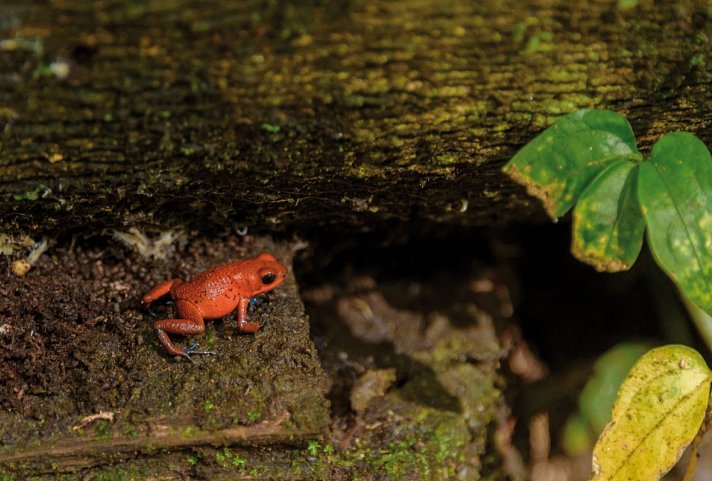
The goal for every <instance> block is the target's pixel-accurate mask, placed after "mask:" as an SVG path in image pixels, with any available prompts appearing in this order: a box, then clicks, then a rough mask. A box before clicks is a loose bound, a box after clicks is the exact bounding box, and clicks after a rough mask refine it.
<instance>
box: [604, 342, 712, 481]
mask: <svg viewBox="0 0 712 481" xmlns="http://www.w3.org/2000/svg"><path fill="white" fill-rule="evenodd" d="M711 375H712V372H710V370H709V368H708V367H707V365H706V364H705V361H704V360H703V359H702V356H700V355H699V354H698V353H697V351H695V350H694V349H691V348H689V347H686V346H678V345H671V346H664V347H659V348H657V349H653V350H651V351H650V352H648V353H647V354H645V355H644V356H643V357H642V358H641V359H640V360H639V361H638V362H637V363H636V365H635V366H634V367H633V369H632V370H631V372H630V373H629V374H628V377H627V378H626V380H625V381H624V382H623V385H622V386H621V389H620V391H619V392H618V397H617V399H616V403H615V405H614V407H613V412H612V415H611V422H610V423H609V424H608V425H607V426H606V428H605V429H604V431H603V433H602V434H601V437H600V439H599V440H598V443H596V447H595V448H594V450H593V474H594V476H593V481H623V480H625V481H631V480H637V479H639V480H645V481H650V480H656V479H659V478H660V477H661V476H662V475H663V474H665V473H666V472H668V471H669V470H670V469H671V468H672V467H673V466H674V465H675V463H676V462H677V460H678V459H679V458H680V455H681V454H682V451H683V449H684V448H685V447H686V446H687V445H688V444H690V442H691V441H692V440H693V438H694V437H695V435H696V434H697V432H698V430H699V429H700V426H701V425H702V421H703V419H704V415H705V410H706V408H707V404H708V402H709V396H710V381H711V380H712V378H711V377H710V376H711Z"/></svg>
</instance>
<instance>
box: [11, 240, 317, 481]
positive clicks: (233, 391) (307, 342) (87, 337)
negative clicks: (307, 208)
mask: <svg viewBox="0 0 712 481" xmlns="http://www.w3.org/2000/svg"><path fill="white" fill-rule="evenodd" d="M262 251H269V252H272V253H274V255H275V256H276V257H278V258H279V259H280V261H282V262H283V263H285V265H287V266H288V267H289V268H290V271H291V270H292V268H291V257H292V251H291V248H290V246H289V245H286V244H275V243H273V242H271V241H268V240H265V239H255V238H251V237H249V236H248V237H244V238H241V239H238V238H235V237H231V238H227V239H220V240H219V241H212V240H211V241H208V242H194V243H192V244H191V245H190V246H189V247H188V248H185V249H180V248H175V247H174V246H166V250H165V251H164V254H165V255H166V257H167V258H166V260H162V261H161V260H149V259H147V258H142V257H139V256H138V255H135V254H133V255H132V254H130V253H128V254H127V253H126V252H124V251H123V250H122V249H121V248H118V249H111V248H108V249H98V248H94V249H92V248H86V247H75V248H73V249H71V248H67V247H61V248H59V247H57V248H55V249H53V252H52V254H48V255H45V256H43V257H42V258H41V259H40V261H39V262H38V263H37V265H36V266H35V267H33V268H32V269H31V270H30V271H29V272H28V273H27V274H26V275H25V276H23V277H18V276H15V275H13V274H12V273H11V272H10V269H9V268H8V264H9V261H8V260H4V261H3V263H4V264H5V268H3V269H2V272H3V274H2V275H0V312H3V313H4V314H3V321H2V323H0V328H1V329H0V345H1V346H2V349H1V350H0V386H2V391H1V392H2V394H0V479H3V480H4V479H7V480H11V481H14V480H20V479H29V478H30V477H31V475H35V474H37V475H39V474H47V475H48V479H59V477H58V478H54V477H53V476H58V473H68V472H77V471H80V470H82V469H87V468H89V469H90V471H89V472H90V473H95V472H96V471H95V470H93V469H91V468H95V467H96V466H106V465H110V464H113V463H119V462H123V461H131V460H138V461H136V462H138V463H144V464H145V463H148V459H149V458H150V459H154V460H155V463H154V464H151V463H149V464H151V465H150V466H145V467H144V468H142V469H145V470H146V472H151V473H154V474H155V473H157V472H163V471H164V470H166V469H168V470H170V468H166V466H165V465H163V464H161V462H160V460H163V459H165V458H164V457H161V456H159V455H161V454H163V453H174V454H173V456H174V457H175V458H176V459H178V460H180V461H182V462H183V464H186V463H187V465H188V466H190V465H191V463H190V462H188V461H186V458H187V456H188V454H186V453H191V452H203V451H202V450H208V451H210V452H211V453H213V451H211V449H212V450H214V449H218V450H222V449H223V447H227V448H228V449H235V450H238V451H239V452H240V453H241V454H240V456H241V458H242V459H245V460H249V461H250V467H251V468H255V469H258V468H259V469H263V468H264V469H266V467H265V466H264V464H263V463H262V462H256V461H255V460H254V459H253V453H254V452H255V451H259V450H261V449H262V448H263V447H265V446H273V447H274V446H277V447H283V448H281V449H279V450H276V451H275V453H274V456H277V457H279V458H280V459H281V458H285V457H286V458H289V457H290V456H292V452H293V451H294V450H295V449H298V448H303V447H304V446H306V444H307V442H309V441H313V440H317V439H320V438H322V437H323V436H324V435H325V434H326V433H327V431H328V425H329V415H328V402H327V401H326V399H325V395H324V392H325V381H326V380H325V376H324V373H323V371H322V369H321V366H320V364H319V359H318V358H317V355H316V351H315V349H314V345H313V344H312V341H311V339H310V337H309V322H308V319H307V317H306V314H305V312H304V306H303V304H302V303H301V301H300V299H299V296H298V293H297V285H296V282H295V280H294V275H293V272H290V275H289V277H288V278H287V279H286V280H285V282H283V283H282V284H281V285H280V286H279V288H278V289H275V290H273V291H271V292H270V293H268V294H265V295H261V296H259V297H258V298H257V299H258V300H259V304H258V305H256V306H254V307H253V308H251V309H250V313H249V317H250V318H251V319H252V320H256V321H259V322H261V323H262V328H261V329H260V330H259V331H258V332H256V333H255V334H251V335H242V334H239V333H237V332H236V330H235V328H234V325H235V324H234V323H235V319H234V316H228V317H227V318H225V319H223V320H216V321H214V322H208V323H207V328H206V332H205V334H204V335H201V336H195V337H194V338H193V339H190V340H185V339H180V337H181V336H175V337H176V341H178V342H179V343H180V344H183V343H184V342H188V343H192V342H197V343H199V344H200V346H201V347H203V348H204V349H208V350H212V351H216V352H217V355H215V356H206V357H201V358H199V359H196V362H195V363H194V364H192V363H190V362H187V361H185V362H182V361H181V360H175V359H173V358H172V357H171V356H169V355H167V354H166V352H165V349H164V348H163V346H162V345H161V344H160V342H159V341H158V339H157V337H156V334H155V332H154V330H153V328H152V321H153V320H154V319H155V318H156V317H158V316H173V315H175V310H174V309H173V307H172V305H170V304H166V303H163V304H162V303H161V302H157V303H156V305H155V306H154V305H152V306H151V309H141V308H140V306H141V302H140V298H141V296H142V294H143V293H144V292H146V290H147V289H148V288H150V287H151V286H152V285H154V284H155V283H157V282H160V280H164V279H166V278H171V277H176V276H180V277H185V278H189V277H191V276H192V275H193V274H194V273H195V272H197V271H200V270H202V268H204V267H205V266H210V265H216V264H219V263H221V262H224V261H226V260H228V259H231V258H241V257H246V256H251V255H255V254H256V253H258V252H262ZM98 414H101V416H97V415H98ZM109 414H110V416H109ZM94 418H96V419H94ZM89 421H91V422H89ZM206 452H207V451H206ZM224 456H225V455H224V454H223V458H224ZM260 459H261V458H260ZM223 461H224V459H223ZM289 462H290V461H289V460H287V461H285V463H286V464H287V465H289ZM235 463H236V460H228V462H227V464H229V465H231V466H232V467H233V468H243V467H245V466H242V465H241V466H236V464H235ZM264 463H269V464H270V467H272V464H273V463H272V461H271V458H270V459H266V460H265V461H264ZM193 464H195V463H193ZM218 464H221V463H218ZM278 464H279V463H278ZM300 464H301V461H299V462H298V463H297V465H300ZM220 467H221V466H218V468H220ZM243 471H245V472H244V473H243V474H245V475H247V474H248V471H249V469H247V468H246V469H244V470H243ZM83 477H84V474H81V475H79V476H78V479H83ZM148 477H149V476H148V475H146V477H140V478H137V479H147V478H148ZM33 479H34V478H33ZM67 479H75V478H67ZM87 479H89V478H87ZM91 479H94V478H91ZM96 479H99V478H96ZM101 479H124V478H121V477H116V478H111V477H107V478H101ZM208 479H212V478H210V477H208Z"/></svg>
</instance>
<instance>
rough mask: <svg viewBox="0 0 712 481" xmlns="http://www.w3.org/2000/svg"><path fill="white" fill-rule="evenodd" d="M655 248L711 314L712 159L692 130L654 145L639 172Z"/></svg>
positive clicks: (660, 261)
mask: <svg viewBox="0 0 712 481" xmlns="http://www.w3.org/2000/svg"><path fill="white" fill-rule="evenodd" d="M638 177H639V178H638V199H639V200H640V205H641V208H642V209H643V214H644V215H645V220H646V221H647V224H648V242H649V244H650V249H651V250H652V252H653V255H654V256H655V260H656V261H657V262H658V264H659V265H660V267H662V268H663V269H664V270H665V272H667V274H668V275H669V276H670V277H671V278H672V279H673V280H674V281H675V283H676V284H677V285H678V286H680V289H681V290H682V291H683V292H684V293H685V295H686V296H687V297H688V298H689V299H690V300H691V301H692V302H694V303H695V304H697V305H698V306H700V307H701V308H702V309H704V310H705V311H707V312H708V313H710V314H712V157H710V152H709V150H707V147H706V146H705V144H704V143H702V141H701V140H700V139H698V138H697V137H695V136H694V135H692V134H690V133H687V132H673V133H670V134H667V135H666V136H664V137H663V138H661V139H660V140H659V141H658V142H657V143H656V144H655V145H654V146H653V151H652V153H651V155H650V160H648V161H646V162H643V163H642V164H641V166H640V173H639V174H638Z"/></svg>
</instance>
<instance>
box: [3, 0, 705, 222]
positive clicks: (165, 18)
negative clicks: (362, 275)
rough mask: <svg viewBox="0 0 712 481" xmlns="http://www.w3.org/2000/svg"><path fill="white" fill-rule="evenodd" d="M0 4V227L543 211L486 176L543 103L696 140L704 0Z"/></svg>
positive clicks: (532, 124) (701, 131)
mask: <svg viewBox="0 0 712 481" xmlns="http://www.w3.org/2000/svg"><path fill="white" fill-rule="evenodd" d="M3 3H4V6H3V9H2V12H0V39H1V40H0V65H1V66H2V72H3V74H2V75H1V76H0V127H2V129H3V132H2V135H1V137H0V156H1V157H0V159H1V162H2V164H1V166H2V167H1V169H0V183H1V184H2V202H1V203H0V218H1V219H2V220H3V225H4V230H5V231H7V232H11V233H19V232H23V233H30V234H50V235H57V234H62V233H67V232H76V231H78V230H82V231H87V230H88V231H93V232H97V231H99V230H100V229H102V228H105V227H120V226H129V225H138V226H143V227H146V226H160V227H164V228H165V227H167V226H176V225H184V226H190V227H193V228H206V229H209V228H214V227H216V226H226V225H228V226H235V227H240V226H250V227H255V226H259V227H262V228H267V229H270V230H275V229H283V228H297V229H300V228H311V227H316V228H324V227H329V226H351V227H355V228H358V229H362V230H369V229H379V228H382V227H388V228H392V227H393V226H394V225H397V224H401V223H407V222H410V221H424V224H423V225H436V226H437V225H442V224H457V225H485V224H492V223H495V222H511V221H521V220H524V219H530V218H531V216H532V215H533V214H535V215H537V216H538V218H541V219H543V218H544V215H543V214H542V211H541V208H540V206H539V205H538V203H537V202H536V201H533V200H530V199H529V198H528V197H527V196H526V194H525V193H524V191H523V190H522V189H520V188H519V187H516V186H514V185H513V184H512V183H511V182H510V181H509V180H508V179H506V178H505V177H504V176H503V175H502V174H501V173H500V168H501V166H502V164H503V163H504V162H505V161H506V160H507V159H509V158H510V157H511V156H512V155H513V154H514V153H515V152H516V150H517V149H518V148H519V147H521V146H522V145H523V144H524V143H526V142H527V141H528V140H529V139H530V138H531V137H532V136H533V135H534V134H536V132H538V131H539V130H541V129H542V128H543V127H545V126H546V125H547V124H548V123H549V122H551V121H552V120H553V119H554V118H555V117H556V116H558V115H560V114H563V113H565V112H569V111H571V110H574V109H577V108H582V107H596V108H609V109H613V110H617V111H620V112H623V113H625V114H627V115H629V116H630V118H631V120H632V123H633V126H634V128H635V130H636V133H637V134H638V135H639V136H640V138H641V141H642V145H643V147H646V146H648V145H649V144H650V143H651V142H652V141H654V140H655V139H656V138H657V137H658V136H659V135H661V134H663V133H665V132H667V131H670V130H674V129H685V130H691V131H695V132H697V133H698V135H700V136H701V137H702V139H703V140H704V141H705V142H707V143H708V144H709V143H710V142H711V141H712V134H711V133H710V130H711V129H710V125H711V124H712V117H710V114H709V112H711V111H712V97H710V95H709V91H710V87H712V80H711V76H710V70H709V65H710V61H709V58H708V51H709V47H710V44H709V42H710V38H712V27H711V26H710V18H711V17H712V12H710V6H709V2H706V1H693V0H687V1H682V2H657V3H654V2H651V1H639V2H637V5H636V6H634V7H632V8H628V9H623V7H621V6H619V3H620V2H618V3H617V2H615V1H594V2H561V1H555V2H551V1H545V0H527V1H526V2H499V1H483V2H471V3H470V4H467V3H463V2H459V1H455V0H446V1H442V0H437V1H434V0H414V1H411V2H399V1H395V0H392V1H387V0H381V1H377V2H359V1H348V0H342V1H339V2H330V3H327V2H323V3H322V2H308V3H302V2H292V1H277V0H275V1H266V0H250V1H244V2H219V1H216V2H212V3H210V4H209V5H204V4H202V3H201V4H198V3H190V2H179V3H173V2H147V3H130V2H129V3H119V4H113V3H97V2H83V1H79V0H62V1H58V2H53V3H51V4H49V5H48V4H45V3H40V2H36V3H34V4H33V5H30V6H28V5H27V4H26V2H25V1H22V2H20V1H17V0H10V1H9V2H8V1H6V2H3ZM634 3H635V2H634ZM516 7H520V8H516Z"/></svg>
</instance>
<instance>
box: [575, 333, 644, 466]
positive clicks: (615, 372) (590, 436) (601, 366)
mask: <svg viewBox="0 0 712 481" xmlns="http://www.w3.org/2000/svg"><path fill="white" fill-rule="evenodd" d="M652 347H653V345H652V344H651V343H649V342H644V341H637V342H624V343H620V344H616V345H615V346H613V347H612V348H610V349H609V350H608V351H606V352H604V353H603V354H601V356H600V357H599V358H598V359H597V360H596V363H595V364H594V366H593V373H592V374H591V377H590V378H589V380H588V382H586V385H585V386H584V388H583V390H582V391H581V394H580V395H579V398H578V412H576V413H575V414H573V415H572V416H571V417H570V418H569V419H568V421H567V423H566V426H565V428H564V435H563V437H562V441H563V443H564V444H563V446H564V449H565V450H566V452H567V453H568V454H572V455H575V454H580V453H582V452H584V451H585V450H587V449H590V448H591V446H593V444H594V442H595V441H596V438H597V437H598V436H599V435H600V434H601V431H603V428H604V427H606V424H608V422H609V421H610V420H611V409H612V408H613V403H614V402H615V400H616V394H617V393H618V390H619V389H620V387H621V384H622V383H623V380H624V379H625V377H626V376H627V375H628V372H629V371H630V369H631V368H632V367H633V364H635V363H636V362H637V361H638V359H640V358H641V357H642V356H643V354H645V353H646V352H648V351H649V350H650V348H652ZM584 436H585V437H584Z"/></svg>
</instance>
